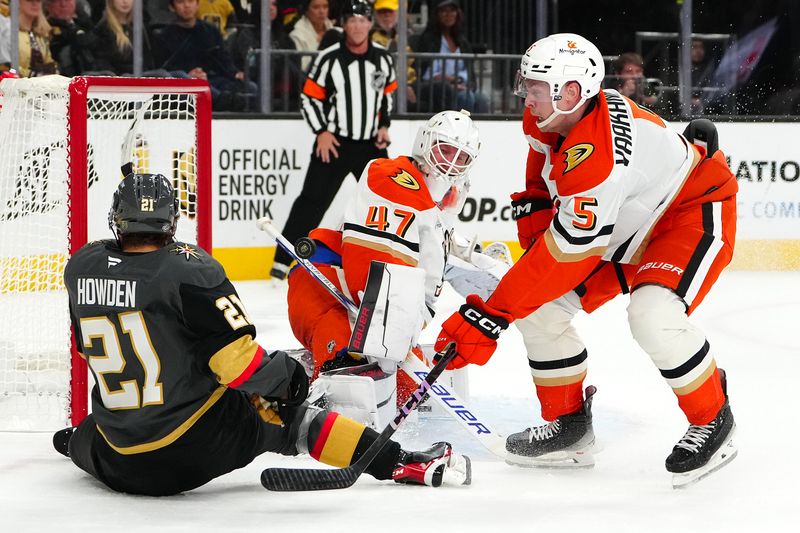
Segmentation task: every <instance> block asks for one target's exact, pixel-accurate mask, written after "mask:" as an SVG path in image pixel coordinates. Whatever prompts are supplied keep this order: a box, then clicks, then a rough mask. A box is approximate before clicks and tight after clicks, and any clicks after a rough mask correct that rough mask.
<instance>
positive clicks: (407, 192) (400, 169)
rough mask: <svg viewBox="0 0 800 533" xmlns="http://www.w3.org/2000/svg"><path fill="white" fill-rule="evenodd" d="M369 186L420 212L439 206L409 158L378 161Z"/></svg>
mask: <svg viewBox="0 0 800 533" xmlns="http://www.w3.org/2000/svg"><path fill="white" fill-rule="evenodd" d="M367 186H368V187H369V189H370V191H372V192H373V193H375V194H377V195H378V196H380V197H382V198H385V199H386V200H388V201H390V202H392V203H394V204H398V205H403V206H407V207H410V208H412V209H415V210H417V211H425V210H426V209H431V208H432V207H435V206H436V204H435V203H434V201H433V199H431V195H430V192H428V186H427V185H426V184H425V178H424V176H423V175H422V172H420V171H419V169H418V168H417V167H416V166H414V163H413V162H412V161H411V159H410V158H408V157H398V158H396V159H376V160H374V161H373V162H372V163H371V164H370V165H369V167H368V168H367Z"/></svg>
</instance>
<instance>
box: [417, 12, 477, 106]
mask: <svg viewBox="0 0 800 533" xmlns="http://www.w3.org/2000/svg"><path fill="white" fill-rule="evenodd" d="M412 47H413V48H414V50H416V51H417V52H421V53H432V54H457V55H461V54H472V53H473V51H472V45H471V44H470V42H469V41H468V40H467V38H466V36H465V35H464V12H463V11H462V10H461V7H460V6H459V3H458V0H434V8H433V13H432V15H431V18H430V20H429V21H428V26H427V27H426V28H425V31H423V32H422V34H421V35H420V36H419V38H418V39H416V40H415V42H414V43H412ZM420 63H422V62H421V61H420ZM468 65H469V66H468ZM420 70H421V71H422V79H423V80H424V81H425V82H426V84H424V85H423V88H428V87H430V88H431V89H432V88H433V87H435V86H436V85H439V87H441V88H442V89H441V90H444V88H445V87H446V86H448V85H449V86H451V87H452V88H453V89H455V96H456V99H455V102H454V103H453V102H442V103H443V104H444V108H449V107H453V105H455V106H456V108H462V109H466V110H468V111H475V112H478V113H488V111H489V103H488V101H487V99H486V97H485V96H484V95H483V94H481V93H479V92H477V91H476V90H475V88H474V86H475V83H474V75H473V73H472V72H471V71H472V70H473V69H472V65H471V63H469V62H467V61H464V60H461V59H458V60H456V59H444V60H442V59H434V60H433V61H432V62H430V66H429V67H426V68H424V69H423V68H422V67H420ZM430 82H436V83H434V84H431V83H430ZM421 90H422V89H421ZM443 94H444V93H443ZM420 101H425V98H424V96H423V95H422V94H420ZM434 101H437V100H436V99H435V98H434ZM435 110H438V109H435ZM427 111H434V110H431V109H427Z"/></svg>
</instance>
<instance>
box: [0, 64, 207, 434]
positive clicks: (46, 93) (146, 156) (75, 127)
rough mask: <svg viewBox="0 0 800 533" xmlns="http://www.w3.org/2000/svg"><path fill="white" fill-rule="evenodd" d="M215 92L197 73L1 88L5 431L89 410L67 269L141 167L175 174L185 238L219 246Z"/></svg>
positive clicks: (1, 404)
mask: <svg viewBox="0 0 800 533" xmlns="http://www.w3.org/2000/svg"><path fill="white" fill-rule="evenodd" d="M210 109H211V105H210V96H209V93H208V88H207V86H205V85H204V84H203V83H202V82H197V81H194V80H167V79H134V78H92V77H77V78H73V79H71V80H70V79H69V78H64V77H60V76H48V77H44V78H30V79H6V80H3V81H2V82H1V83H0V308H2V310H3V312H2V319H0V430H29V431H36V430H51V429H59V428H62V427H64V426H65V425H68V424H69V423H70V422H71V423H73V424H76V423H78V422H79V421H80V420H82V419H83V417H85V415H86V411H87V397H88V390H89V386H90V384H89V383H87V375H86V365H85V362H84V361H83V360H82V359H81V358H80V356H79V355H78V354H77V352H76V351H75V350H74V344H73V342H72V340H71V327H70V320H69V309H68V299H67V293H66V290H65V289H64V286H63V281H62V277H63V271H64V265H65V264H66V261H67V259H68V258H69V256H70V254H72V253H74V252H75V251H77V250H78V249H80V247H81V246H83V245H84V244H85V243H86V242H88V241H91V240H96V239H104V238H111V236H112V235H111V233H110V230H109V229H108V224H107V213H108V210H109V207H110V205H111V197H112V195H113V191H114V190H115V189H116V187H117V184H118V183H119V180H120V179H121V178H122V174H121V170H120V168H121V166H122V165H123V164H125V163H128V162H131V163H133V166H134V169H135V170H136V171H137V172H142V173H160V174H164V175H165V176H167V177H170V178H171V179H172V181H173V184H174V186H175V190H176V191H177V194H178V195H179V199H180V209H181V218H180V222H179V224H178V233H177V235H176V238H177V239H179V240H183V241H185V242H190V243H197V244H198V245H200V246H202V247H203V248H204V249H206V250H207V251H209V252H210V251H211V246H210V245H211V205H210V194H211V190H210V166H211V154H210V143H211V141H210V135H211V134H210V129H211V111H210Z"/></svg>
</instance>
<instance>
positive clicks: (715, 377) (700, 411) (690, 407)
mask: <svg viewBox="0 0 800 533" xmlns="http://www.w3.org/2000/svg"><path fill="white" fill-rule="evenodd" d="M712 365H714V366H713V368H714V371H713V372H712V373H711V375H709V376H708V377H707V378H705V379H704V380H698V381H699V383H700V384H699V386H695V387H693V386H692V385H694V384H690V385H688V386H686V387H682V388H680V389H673V391H674V392H675V395H676V396H677V397H678V405H679V406H680V408H681V409H682V410H683V412H684V413H685V414H686V418H687V419H688V420H689V423H690V424H692V425H695V426H702V425H705V424H708V423H709V422H711V421H712V420H714V417H716V416H717V413H718V412H719V410H720V409H721V408H722V406H723V405H724V404H725V393H724V392H723V391H722V382H721V380H720V376H719V370H718V369H717V367H716V365H715V364H714V363H713V362H712ZM687 389H690V390H688V391H687Z"/></svg>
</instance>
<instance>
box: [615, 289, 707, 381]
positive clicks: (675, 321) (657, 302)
mask: <svg viewBox="0 0 800 533" xmlns="http://www.w3.org/2000/svg"><path fill="white" fill-rule="evenodd" d="M628 324H629V325H630V328H631V334H632V335H633V338H634V339H635V340H636V342H637V343H639V346H641V347H642V349H643V350H644V351H645V352H647V353H648V354H649V355H650V357H651V358H652V359H653V361H654V362H655V363H656V365H657V366H659V367H660V368H667V367H669V366H670V365H671V360H673V359H674V360H676V361H677V360H681V359H682V358H683V355H682V354H688V353H695V352H697V350H698V349H699V348H701V347H702V346H703V344H704V343H705V335H703V332H702V331H700V330H699V329H698V328H697V327H696V326H694V325H693V324H692V323H691V322H689V317H688V316H687V315H686V304H685V303H684V302H683V300H681V299H680V298H679V297H678V295H677V294H675V293H674V292H672V291H671V290H670V289H667V288H666V287H662V286H660V285H645V286H643V287H639V288H637V289H636V290H634V291H633V293H631V302H630V304H629V305H628Z"/></svg>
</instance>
